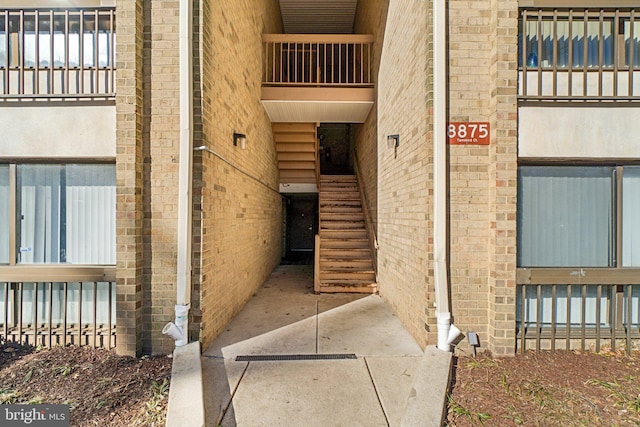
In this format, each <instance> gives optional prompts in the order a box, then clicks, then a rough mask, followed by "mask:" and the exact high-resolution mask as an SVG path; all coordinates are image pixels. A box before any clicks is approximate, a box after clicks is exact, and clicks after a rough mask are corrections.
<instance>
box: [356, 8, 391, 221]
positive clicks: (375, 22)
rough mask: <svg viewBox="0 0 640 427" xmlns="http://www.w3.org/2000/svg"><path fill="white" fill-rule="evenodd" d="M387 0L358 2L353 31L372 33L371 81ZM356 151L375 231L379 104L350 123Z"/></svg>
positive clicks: (377, 64)
mask: <svg viewBox="0 0 640 427" xmlns="http://www.w3.org/2000/svg"><path fill="white" fill-rule="evenodd" d="M388 8H389V0H369V1H366V2H364V1H360V2H358V7H357V9H356V17H355V23H354V32H355V33H356V34H373V36H374V42H373V54H372V60H371V67H372V69H371V72H372V76H374V78H373V80H374V82H377V81H378V71H379V69H380V56H381V54H382V43H383V40H384V30H385V25H386V20H387V11H388ZM353 133H354V142H353V144H354V145H355V153H356V155H357V162H358V165H359V166H360V177H361V181H360V183H359V184H360V186H361V187H362V190H363V192H364V194H365V197H366V203H367V208H368V211H369V215H370V216H371V221H372V225H373V229H374V230H375V231H376V233H377V227H378V223H377V216H378V144H377V140H378V106H377V103H375V104H374V105H373V108H372V109H371V111H370V112H369V116H368V117H367V119H366V121H365V122H364V123H362V124H357V125H354V126H353Z"/></svg>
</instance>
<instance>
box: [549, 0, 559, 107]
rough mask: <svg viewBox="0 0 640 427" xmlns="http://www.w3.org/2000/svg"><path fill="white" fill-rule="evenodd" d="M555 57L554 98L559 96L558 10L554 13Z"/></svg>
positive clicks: (553, 65)
mask: <svg viewBox="0 0 640 427" xmlns="http://www.w3.org/2000/svg"><path fill="white" fill-rule="evenodd" d="M552 34H553V57H552V64H551V65H552V69H551V75H552V85H553V90H552V93H553V96H554V97H556V96H558V10H557V9H554V11H553V31H552Z"/></svg>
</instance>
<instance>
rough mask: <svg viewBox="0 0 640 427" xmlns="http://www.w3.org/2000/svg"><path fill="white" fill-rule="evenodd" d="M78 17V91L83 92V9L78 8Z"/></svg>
mask: <svg viewBox="0 0 640 427" xmlns="http://www.w3.org/2000/svg"><path fill="white" fill-rule="evenodd" d="M78 19H79V20H80V28H79V29H78V31H79V32H80V41H79V45H80V63H79V64H78V68H79V73H80V77H79V79H80V81H79V83H80V87H79V90H78V93H80V94H82V93H84V10H83V9H80V13H79V14H78Z"/></svg>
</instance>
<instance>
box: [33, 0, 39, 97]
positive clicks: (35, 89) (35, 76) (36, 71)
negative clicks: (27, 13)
mask: <svg viewBox="0 0 640 427" xmlns="http://www.w3.org/2000/svg"><path fill="white" fill-rule="evenodd" d="M33 25H34V34H35V38H36V39H35V43H36V58H35V59H36V63H35V64H34V68H33V71H34V73H33V94H34V95H37V94H39V93H40V12H39V11H38V10H36V11H34V12H33Z"/></svg>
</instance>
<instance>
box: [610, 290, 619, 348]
mask: <svg viewBox="0 0 640 427" xmlns="http://www.w3.org/2000/svg"><path fill="white" fill-rule="evenodd" d="M616 288H617V286H616V285H611V286H609V289H610V291H609V307H610V311H611V319H610V328H611V351H616V323H617V321H618V296H617V292H616Z"/></svg>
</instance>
